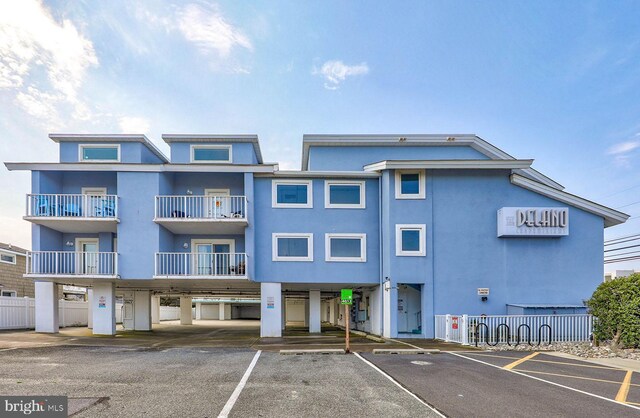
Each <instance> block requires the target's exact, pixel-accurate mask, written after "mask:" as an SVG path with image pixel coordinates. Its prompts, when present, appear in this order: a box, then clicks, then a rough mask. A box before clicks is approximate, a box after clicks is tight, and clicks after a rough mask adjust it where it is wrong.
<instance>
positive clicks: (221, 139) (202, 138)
mask: <svg viewBox="0 0 640 418" xmlns="http://www.w3.org/2000/svg"><path fill="white" fill-rule="evenodd" d="M162 139H163V140H164V142H166V143H167V144H171V143H172V142H188V143H194V142H203V143H232V144H233V143H251V144H253V150H254V152H255V153H256V158H257V159H258V162H259V163H260V164H262V163H263V160H262V152H261V151H260V142H259V141H258V135H219V134H216V135H211V134H203V135H198V134H163V135H162Z"/></svg>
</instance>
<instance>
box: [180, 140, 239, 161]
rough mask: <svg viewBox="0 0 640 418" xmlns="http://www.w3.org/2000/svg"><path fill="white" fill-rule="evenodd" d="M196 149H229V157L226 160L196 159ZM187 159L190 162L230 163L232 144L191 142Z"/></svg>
mask: <svg viewBox="0 0 640 418" xmlns="http://www.w3.org/2000/svg"><path fill="white" fill-rule="evenodd" d="M196 149H226V150H228V151H229V159H227V160H196V159H195V150H196ZM189 161H190V162H191V164H231V163H232V162H233V146H232V145H209V144H198V145H196V144H191V145H190V146H189Z"/></svg>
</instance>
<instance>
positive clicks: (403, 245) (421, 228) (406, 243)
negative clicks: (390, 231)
mask: <svg viewBox="0 0 640 418" xmlns="http://www.w3.org/2000/svg"><path fill="white" fill-rule="evenodd" d="M426 229H427V228H426V225H424V224H418V225H396V255H397V256H424V255H426V246H427V245H426V242H427V241H426Z"/></svg>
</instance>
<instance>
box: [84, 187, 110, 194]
mask: <svg viewBox="0 0 640 418" xmlns="http://www.w3.org/2000/svg"><path fill="white" fill-rule="evenodd" d="M96 190H99V191H98V192H96ZM80 192H81V194H83V195H87V196H106V195H107V188H106V187H82V188H81V189H80Z"/></svg>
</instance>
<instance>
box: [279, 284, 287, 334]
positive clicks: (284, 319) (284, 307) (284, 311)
mask: <svg viewBox="0 0 640 418" xmlns="http://www.w3.org/2000/svg"><path fill="white" fill-rule="evenodd" d="M280 306H282V315H281V317H282V330H283V331H284V330H285V328H286V327H287V298H286V297H285V296H284V293H282V302H281V305H280Z"/></svg>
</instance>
